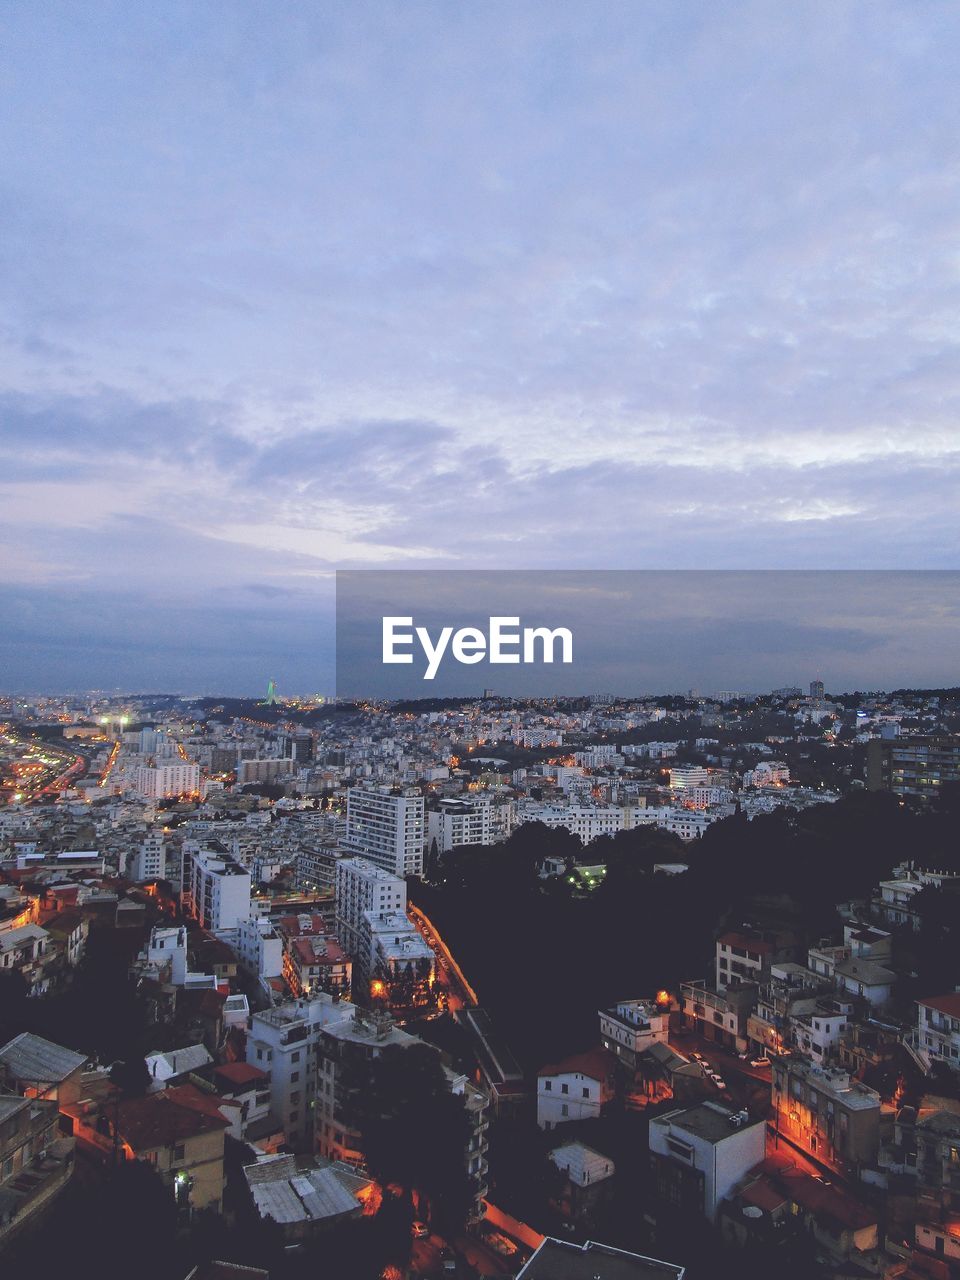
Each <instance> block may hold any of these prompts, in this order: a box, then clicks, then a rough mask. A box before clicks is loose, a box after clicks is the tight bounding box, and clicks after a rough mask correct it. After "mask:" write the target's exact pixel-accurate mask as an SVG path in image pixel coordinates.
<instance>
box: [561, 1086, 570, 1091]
mask: <svg viewBox="0 0 960 1280" xmlns="http://www.w3.org/2000/svg"><path fill="white" fill-rule="evenodd" d="M560 1092H561V1093H569V1092H570V1086H569V1085H568V1084H562V1085H561V1086H560Z"/></svg>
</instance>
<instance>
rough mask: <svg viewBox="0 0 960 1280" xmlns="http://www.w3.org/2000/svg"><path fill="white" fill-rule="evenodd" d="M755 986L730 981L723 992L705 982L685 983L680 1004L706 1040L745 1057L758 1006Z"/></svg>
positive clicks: (687, 1017) (688, 1020)
mask: <svg viewBox="0 0 960 1280" xmlns="http://www.w3.org/2000/svg"><path fill="white" fill-rule="evenodd" d="M757 998H758V988H757V985H756V983H753V982H749V983H745V982H740V981H739V980H737V981H736V982H734V981H731V982H730V984H729V986H727V987H726V988H725V989H724V990H723V991H719V990H717V989H715V988H711V987H708V986H707V984H706V983H705V982H702V981H697V982H682V983H681V984H680V1001H681V1007H682V1009H683V1016H684V1018H685V1019H686V1021H687V1022H688V1024H690V1025H692V1026H694V1027H695V1028H696V1030H697V1034H698V1035H701V1036H703V1037H704V1039H705V1040H715V1041H717V1043H718V1044H723V1045H726V1046H727V1048H728V1049H735V1050H736V1051H737V1052H738V1053H743V1052H744V1051H745V1050H746V1048H747V1043H748V1042H747V1031H748V1027H749V1022H750V1015H751V1014H752V1013H753V1011H754V1009H755V1008H756V1005H757Z"/></svg>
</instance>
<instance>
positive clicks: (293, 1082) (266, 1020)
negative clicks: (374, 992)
mask: <svg viewBox="0 0 960 1280" xmlns="http://www.w3.org/2000/svg"><path fill="white" fill-rule="evenodd" d="M352 1012H353V1006H352V1005H349V1004H347V1003H346V1002H343V1003H341V1002H340V1001H339V1000H338V999H337V997H336V996H330V995H327V994H326V993H325V992H321V993H319V994H316V995H314V996H311V997H310V998H309V999H301V1000H288V1001H287V1002H286V1003H285V1004H281V1005H278V1006H277V1007H276V1008H275V1009H264V1010H262V1011H261V1012H259V1013H255V1014H253V1015H252V1017H251V1019H250V1030H249V1031H248V1033H247V1062H249V1063H250V1064H251V1066H254V1067H259V1068H260V1069H261V1070H262V1071H268V1072H269V1073H270V1113H271V1115H273V1116H274V1117H275V1118H276V1119H277V1120H278V1121H279V1123H280V1124H281V1125H282V1127H283V1132H284V1136H285V1138H286V1141H287V1143H288V1144H289V1145H290V1146H291V1147H292V1148H293V1149H294V1150H295V1151H312V1150H313V1145H314V1118H315V1117H314V1110H315V1108H314V1102H315V1094H316V1083H317V1060H318V1059H317V1045H318V1042H319V1037H320V1033H321V1031H322V1029H323V1027H324V1026H326V1025H327V1024H328V1023H331V1022H337V1021H340V1020H342V1019H344V1018H347V1017H349V1015H350V1014H352Z"/></svg>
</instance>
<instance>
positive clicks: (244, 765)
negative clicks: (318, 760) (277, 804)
mask: <svg viewBox="0 0 960 1280" xmlns="http://www.w3.org/2000/svg"><path fill="white" fill-rule="evenodd" d="M296 771H297V762H296V761H295V760H289V759H287V760H278V759H273V758H271V759H269V760H241V761H240V763H239V764H238V765H237V786H238V787H246V786H250V785H251V784H252V783H257V782H261V783H273V782H277V781H278V780H279V779H280V778H289V777H290V776H291V774H294V773H296Z"/></svg>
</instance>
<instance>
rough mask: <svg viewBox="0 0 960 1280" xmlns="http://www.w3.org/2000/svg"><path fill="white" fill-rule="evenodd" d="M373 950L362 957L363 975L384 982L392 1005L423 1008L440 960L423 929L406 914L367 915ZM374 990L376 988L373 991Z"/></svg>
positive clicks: (365, 920)
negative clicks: (419, 928)
mask: <svg viewBox="0 0 960 1280" xmlns="http://www.w3.org/2000/svg"><path fill="white" fill-rule="evenodd" d="M364 928H365V935H366V938H367V940H368V947H369V950H368V951H366V952H364V953H362V954H361V956H360V957H359V961H360V968H361V971H362V973H363V975H364V976H365V977H366V978H367V979H368V980H369V981H370V982H371V983H382V984H383V985H384V988H385V990H384V991H383V995H385V996H386V998H387V1000H388V1002H389V1003H390V1004H391V1005H394V1006H397V1007H400V1006H404V1007H406V1006H409V1005H423V1004H426V1003H428V1001H429V999H430V990H431V988H432V987H433V984H434V979H435V977H436V967H437V957H436V955H435V953H434V950H433V948H432V947H431V946H429V945H428V943H427V942H426V941H425V939H424V938H423V937H421V935H420V932H419V930H418V929H417V927H416V925H414V924H413V923H412V922H411V921H410V920H408V919H407V917H406V916H405V915H404V914H403V912H402V911H392V912H386V913H385V914H383V915H376V914H375V913H374V912H372V911H367V912H365V913H364ZM371 990H372V988H371Z"/></svg>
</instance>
